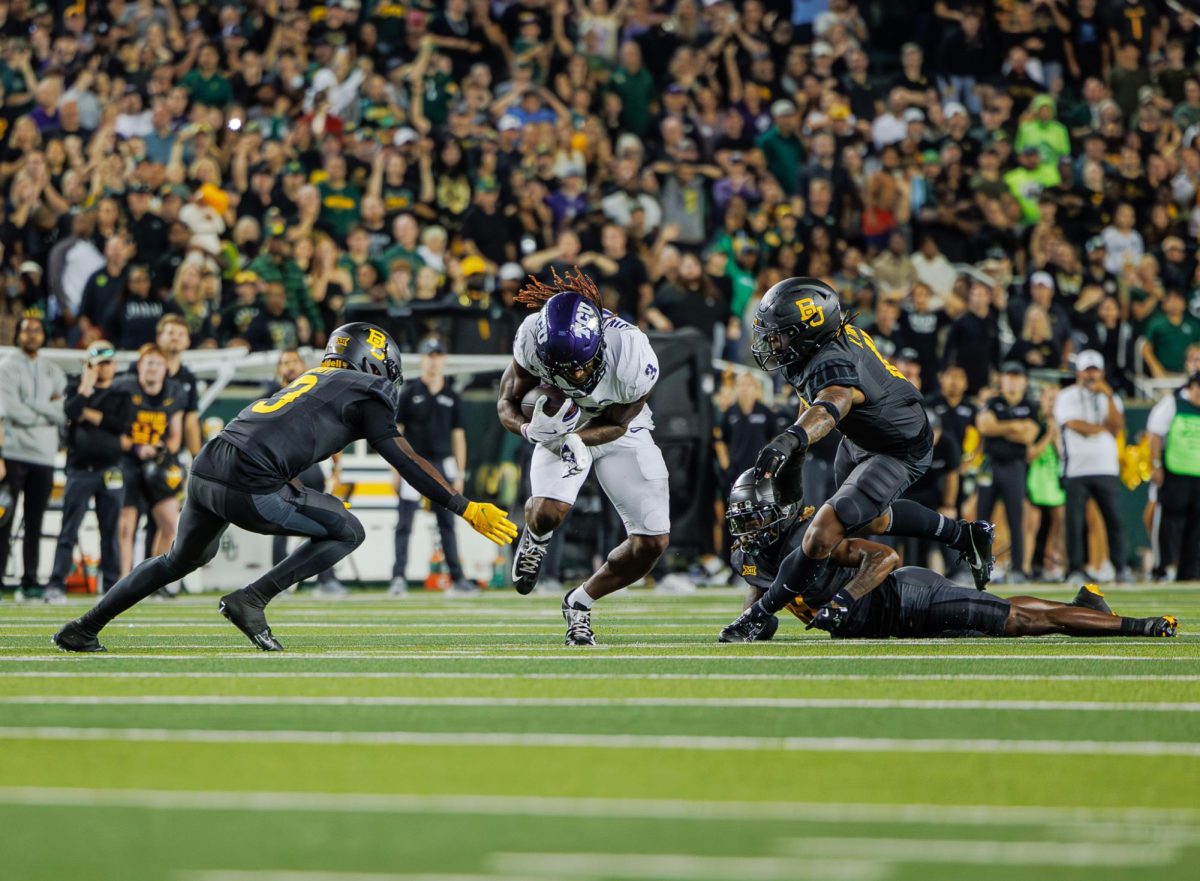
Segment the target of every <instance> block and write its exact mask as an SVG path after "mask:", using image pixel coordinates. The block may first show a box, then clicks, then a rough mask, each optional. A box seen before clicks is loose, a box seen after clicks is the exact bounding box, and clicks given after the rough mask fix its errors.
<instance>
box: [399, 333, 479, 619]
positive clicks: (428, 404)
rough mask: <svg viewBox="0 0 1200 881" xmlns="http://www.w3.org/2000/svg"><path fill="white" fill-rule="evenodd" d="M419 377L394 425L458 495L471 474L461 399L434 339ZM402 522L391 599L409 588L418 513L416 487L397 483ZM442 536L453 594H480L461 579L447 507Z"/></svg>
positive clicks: (440, 519) (424, 347)
mask: <svg viewBox="0 0 1200 881" xmlns="http://www.w3.org/2000/svg"><path fill="white" fill-rule="evenodd" d="M418 351H419V352H420V353H421V375H420V376H419V377H418V378H417V379H416V380H415V381H414V382H409V383H405V385H404V388H403V389H402V390H401V392H400V403H399V405H398V406H397V408H396V421H397V422H398V423H399V424H400V427H401V429H403V431H404V437H405V439H406V440H407V441H408V442H409V443H410V444H412V448H413V449H414V450H415V451H416V453H417V455H418V456H421V457H423V458H425V459H428V460H429V462H430V463H431V464H432V465H433V467H434V468H436V469H437V470H438V473H439V474H441V475H442V476H443V477H445V478H446V480H447V481H448V482H449V483H450V486H451V487H452V488H453V489H454V491H455V492H456V493H461V492H462V491H463V475H465V474H466V471H467V432H466V429H465V428H464V427H463V421H462V399H461V398H459V396H458V393H457V392H456V391H454V389H452V388H450V386H449V385H448V384H447V383H446V351H445V349H443V348H442V344H441V343H440V342H438V341H437V340H436V339H429V340H426V341H425V342H423V343H421V345H420V348H419V349H418ZM398 488H399V490H400V519H399V520H398V521H397V522H396V558H395V563H394V564H393V565H392V584H391V589H390V590H389V591H388V593H389V595H390V596H399V595H401V594H403V593H405V592H406V591H407V590H408V583H407V582H406V581H405V579H404V570H405V567H407V565H408V541H409V539H410V538H411V537H412V524H413V516H414V515H415V514H416V513H417V506H418V505H419V504H420V496H418V495H417V493H416V491H415V490H413V489H412V487H410V486H408V485H407V484H405V483H399V486H398ZM433 513H434V516H435V517H437V525H438V534H439V535H440V536H441V541H442V552H443V553H444V554H445V555H446V568H447V569H449V571H450V580H451V582H452V588H453V589H454V590H464V591H468V590H477V589H478V588H477V586H476V585H474V584H472V583H471V582H469V581H467V580H466V578H465V577H464V576H463V570H462V563H461V561H460V560H459V557H458V539H457V538H456V537H455V535H454V515H453V514H452V513H451V512H450V511H448V510H446V509H445V508H441V507H435V508H434V509H433Z"/></svg>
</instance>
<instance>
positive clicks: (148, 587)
mask: <svg viewBox="0 0 1200 881" xmlns="http://www.w3.org/2000/svg"><path fill="white" fill-rule="evenodd" d="M181 577H182V575H180V574H177V573H176V571H175V569H174V568H173V567H172V566H171V565H169V564H168V563H167V558H166V557H165V556H162V557H151V558H150V559H149V560H143V561H142V562H141V563H140V564H138V566H137V567H135V568H134V570H133V571H132V572H130V573H129V574H128V575H126V576H125V577H124V578H122V579H121V580H120V581H118V582H117V583H116V584H114V585H113V586H112V587H111V588H109V590H108V591H106V592H105V594H104V596H102V597H101V598H100V602H98V603H96V605H94V606H93V607H92V608H91V609H89V610H88V611H87V612H85V613H84V614H83V615H82V616H81V617H80V619H79V625H80V627H82V628H83V630H84V632H86V633H89V634H91V635H93V636H95V635H96V634H97V633H99V632H100V631H101V630H102V629H103V628H104V626H105V625H107V624H108V622H109V621H111V620H112V619H113V618H115V617H117V616H118V615H120V614H121V613H122V612H124V611H126V610H127V609H131V608H133V607H134V606H136V605H137V604H138V603H140V602H141V601H142V600H144V599H145V598H146V597H148V596H150V595H151V594H152V593H154V592H155V591H156V590H158V589H159V588H160V587H166V586H167V585H168V584H170V583H171V582H172V581H178V580H179V579H180V578H181Z"/></svg>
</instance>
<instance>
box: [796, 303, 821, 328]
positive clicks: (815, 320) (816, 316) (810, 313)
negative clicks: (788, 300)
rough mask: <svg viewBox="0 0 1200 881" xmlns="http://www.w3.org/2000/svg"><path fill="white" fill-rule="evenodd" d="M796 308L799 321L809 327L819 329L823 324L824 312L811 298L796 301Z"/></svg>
mask: <svg viewBox="0 0 1200 881" xmlns="http://www.w3.org/2000/svg"><path fill="white" fill-rule="evenodd" d="M796 308H797V309H799V310H800V320H801V321H803V322H804V323H805V324H807V325H808V326H809V327H820V326H821V325H822V324H824V323H825V310H824V309H822V308H821V307H820V306H818V305H817V304H816V303H815V302H813V298H812V297H805V298H804V299H803V300H797V301H796Z"/></svg>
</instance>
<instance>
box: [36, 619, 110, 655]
mask: <svg viewBox="0 0 1200 881" xmlns="http://www.w3.org/2000/svg"><path fill="white" fill-rule="evenodd" d="M50 641H51V642H53V643H54V644H55V645H56V646H58V647H59V648H60V649H62V650H63V651H64V652H106V651H108V649H106V648H105V647H104V646H103V645H101V644H100V640H99V639H97V638H96V635H95V634H94V633H88V632H87V631H85V630H84V629H83V627H81V626H80V624H79V621H78V620H76V621H68V622H67V623H66V624H64V625H63V626H62V629H60V630H59V631H58V633H56V634H54V636H52V637H50Z"/></svg>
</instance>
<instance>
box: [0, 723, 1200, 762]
mask: <svg viewBox="0 0 1200 881" xmlns="http://www.w3.org/2000/svg"><path fill="white" fill-rule="evenodd" d="M0 739H3V740H63V741H85V740H86V741H118V742H129V743H243V744H267V743H271V744H299V745H313V746H436V747H462V746H470V747H539V748H552V747H563V748H568V749H654V750H658V749H661V750H699V751H704V752H712V751H716V752H751V751H752V752H762V753H764V754H766V753H767V752H769V751H772V750H775V751H780V752H813V753H817V752H820V753H828V752H838V751H840V752H861V753H979V752H982V753H1001V754H1004V753H1010V754H1024V755H1063V754H1065V753H1069V754H1070V755H1073V756H1079V755H1096V756H1177V757H1181V758H1198V757H1200V743H1187V742H1177V741H1161V740H1140V741H1103V740H1003V739H999V738H979V739H969V738H955V739H952V738H936V739H935V738H898V737H752V736H720V735H699V736H693V735H683V734H551V733H537V734H533V733H527V732H483V731H480V732H462V731H282V730H275V729H266V730H261V731H256V730H236V729H229V730H218V729H208V728H82V727H80V728H75V727H68V726H28V727H21V726H7V727H0Z"/></svg>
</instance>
